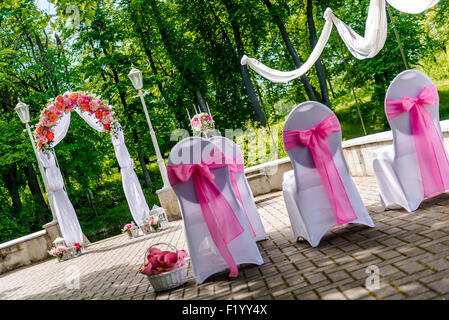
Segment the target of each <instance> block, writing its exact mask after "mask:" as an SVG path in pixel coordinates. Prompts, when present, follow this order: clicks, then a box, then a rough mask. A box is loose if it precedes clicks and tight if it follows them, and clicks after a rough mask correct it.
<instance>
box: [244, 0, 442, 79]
mask: <svg viewBox="0 0 449 320" xmlns="http://www.w3.org/2000/svg"><path fill="white" fill-rule="evenodd" d="M387 1H388V2H389V3H390V4H391V5H392V6H393V7H395V8H396V9H397V10H400V11H403V12H407V13H413V14H416V13H420V12H422V11H424V10H427V9H429V8H431V7H433V6H434V5H435V4H437V3H438V1H439V0H387ZM385 5H386V4H385V0H371V1H370V4H369V8H368V17H367V20H366V23H365V36H364V37H362V36H361V35H359V34H358V33H357V32H355V31H354V30H353V29H352V28H351V27H349V26H348V25H347V24H346V23H344V22H343V21H341V20H340V19H338V18H337V17H336V16H335V15H334V14H333V13H332V10H331V9H330V8H327V9H326V11H325V12H324V19H325V20H326V23H325V24H324V27H323V31H322V32H321V35H320V38H319V39H318V42H317V44H316V46H315V48H313V51H312V53H311V54H310V56H309V58H308V59H307V61H306V62H305V63H304V65H302V66H301V67H300V68H298V69H296V70H293V71H279V70H275V69H272V68H269V67H267V66H266V65H264V64H263V63H261V62H260V61H258V60H256V59H254V58H249V57H247V56H246V55H244V56H243V57H242V60H241V64H242V65H248V66H249V67H250V68H251V69H253V70H254V71H256V72H257V73H259V74H260V75H261V76H263V77H264V78H266V79H268V80H271V81H273V82H287V81H290V80H293V79H296V78H298V77H300V76H302V75H304V74H305V73H306V72H307V71H309V69H310V68H311V67H312V66H313V65H314V64H315V62H316V61H317V60H318V58H319V57H320V55H321V53H322V52H323V49H324V47H325V46H326V44H327V41H328V40H329V36H330V34H331V32H332V24H334V25H335V27H336V28H337V31H338V34H339V35H340V37H341V38H342V40H343V42H344V43H345V45H346V46H347V47H348V49H349V51H350V52H351V54H352V55H353V56H354V57H356V58H357V59H360V60H362V59H367V58H372V57H374V56H376V55H377V53H379V51H380V50H381V49H382V48H383V46H384V44H385V40H386V39H387V16H386V9H385Z"/></svg>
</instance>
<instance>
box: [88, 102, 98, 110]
mask: <svg viewBox="0 0 449 320" xmlns="http://www.w3.org/2000/svg"><path fill="white" fill-rule="evenodd" d="M99 106H100V104H99V103H98V102H97V101H95V100H94V101H91V102H90V109H91V110H92V111H97V109H98V107H99Z"/></svg>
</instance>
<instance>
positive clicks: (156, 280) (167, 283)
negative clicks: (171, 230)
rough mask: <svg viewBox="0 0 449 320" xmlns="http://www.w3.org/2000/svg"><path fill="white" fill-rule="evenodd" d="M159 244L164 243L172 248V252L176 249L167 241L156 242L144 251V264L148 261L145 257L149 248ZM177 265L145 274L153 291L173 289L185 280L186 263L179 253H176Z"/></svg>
mask: <svg viewBox="0 0 449 320" xmlns="http://www.w3.org/2000/svg"><path fill="white" fill-rule="evenodd" d="M159 245H166V246H168V247H170V248H171V249H172V250H174V252H177V251H178V249H176V247H175V246H173V245H171V244H169V243H165V242H160V243H156V244H154V245H152V246H151V247H149V248H148V250H147V251H146V252H145V256H144V265H145V264H146V263H147V262H148V260H147V257H148V255H149V253H150V249H151V248H153V247H156V246H159ZM181 264H182V265H181ZM178 265H179V267H178V268H176V269H174V270H172V271H168V272H164V273H161V274H155V275H152V276H147V277H148V280H149V281H150V283H151V286H152V287H153V289H154V291H164V290H169V289H173V288H176V287H179V286H181V285H183V284H184V283H186V282H187V263H186V261H185V258H183V257H181V255H180V254H179V253H178Z"/></svg>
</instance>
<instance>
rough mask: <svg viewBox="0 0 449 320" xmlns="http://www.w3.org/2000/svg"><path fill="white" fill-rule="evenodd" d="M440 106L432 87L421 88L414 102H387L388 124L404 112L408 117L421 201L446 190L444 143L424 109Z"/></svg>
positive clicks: (448, 165)
mask: <svg viewBox="0 0 449 320" xmlns="http://www.w3.org/2000/svg"><path fill="white" fill-rule="evenodd" d="M438 103H439V98H438V91H437V88H436V87H435V85H433V86H431V87H430V88H429V87H424V88H423V89H422V90H421V91H420V93H419V94H418V97H417V98H409V97H403V98H402V99H386V100H385V111H386V114H387V118H388V120H391V119H393V118H396V117H397V116H399V115H400V114H402V113H404V112H409V113H410V125H411V129H412V135H413V140H414V142H415V148H416V154H417V157H418V164H419V169H420V173H421V178H422V179H421V180H422V186H423V191H424V197H425V198H430V197H434V196H436V195H439V194H441V193H443V192H444V191H445V190H447V189H449V161H448V159H447V156H446V151H445V150H444V146H443V141H442V139H441V136H440V134H439V132H438V129H437V127H436V126H435V123H434V121H433V119H432V114H431V113H430V111H429V109H428V108H426V107H425V105H436V104H438Z"/></svg>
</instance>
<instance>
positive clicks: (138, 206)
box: [39, 108, 150, 243]
mask: <svg viewBox="0 0 449 320" xmlns="http://www.w3.org/2000/svg"><path fill="white" fill-rule="evenodd" d="M75 111H76V112H77V113H78V114H79V115H80V117H81V118H83V119H84V120H85V121H86V122H87V124H88V125H89V126H90V127H91V128H92V129H95V130H97V131H100V132H104V131H105V130H104V128H103V126H102V125H101V124H100V123H99V122H98V120H97V119H96V118H95V116H93V115H91V114H89V113H87V112H82V111H81V110H80V109H78V108H76V109H75ZM70 119H71V113H70V112H69V113H66V114H65V115H63V116H62V117H61V118H60V119H59V120H58V123H57V124H56V125H55V126H54V127H53V133H54V134H55V138H54V140H53V147H55V146H56V145H57V144H58V143H59V142H61V141H62V139H63V138H64V137H65V135H66V134H67V131H68V129H69V125H70ZM111 140H112V144H113V146H114V151H115V155H116V157H117V161H118V163H119V165H120V172H121V174H122V183H123V190H124V192H125V196H126V200H127V202H128V206H129V209H130V211H131V214H132V216H133V219H134V221H135V222H136V224H137V225H140V224H142V223H143V222H144V220H145V219H147V218H148V217H149V213H150V209H149V207H148V204H147V202H146V200H145V196H144V194H143V191H142V187H141V186H140V183H139V179H138V178H137V175H136V173H135V171H134V167H133V160H132V159H131V157H130V155H129V152H128V149H127V148H126V145H125V138H124V136H123V131H122V129H121V127H120V125H119V129H118V131H117V137H114V134H113V133H112V132H111ZM39 157H40V160H41V162H42V164H43V166H44V167H45V174H46V176H47V180H48V188H49V190H47V191H48V194H49V201H51V202H52V204H53V207H54V210H55V215H56V218H57V220H58V222H59V227H60V229H61V233H62V237H63V238H64V239H65V241H66V242H67V243H82V242H83V234H82V231H81V227H80V224H79V221H78V218H77V216H76V212H75V209H74V208H73V205H72V203H71V202H70V199H69V197H68V196H67V192H66V190H65V189H64V181H63V179H62V175H61V171H60V170H59V167H58V165H57V161H56V155H55V153H54V151H53V150H52V151H50V152H49V153H43V152H41V151H39Z"/></svg>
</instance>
